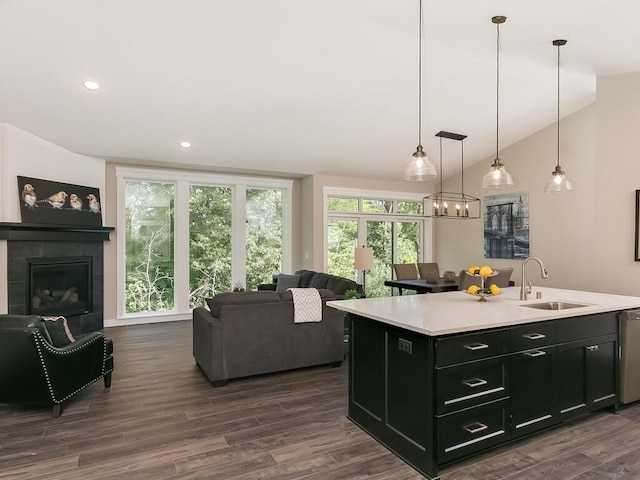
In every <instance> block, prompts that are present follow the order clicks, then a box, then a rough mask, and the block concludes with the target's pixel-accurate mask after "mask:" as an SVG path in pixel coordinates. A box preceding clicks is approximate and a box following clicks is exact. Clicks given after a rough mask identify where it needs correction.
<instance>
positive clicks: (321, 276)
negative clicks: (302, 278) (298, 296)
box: [309, 272, 329, 288]
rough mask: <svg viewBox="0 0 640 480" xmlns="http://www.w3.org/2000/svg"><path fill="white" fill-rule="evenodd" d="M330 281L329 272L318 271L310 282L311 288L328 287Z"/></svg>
mask: <svg viewBox="0 0 640 480" xmlns="http://www.w3.org/2000/svg"><path fill="white" fill-rule="evenodd" d="M328 282H329V274H328V273H323V272H316V273H315V274H314V275H313V277H311V281H310V282H309V288H327V283H328Z"/></svg>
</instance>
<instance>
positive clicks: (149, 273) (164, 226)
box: [125, 181, 175, 313]
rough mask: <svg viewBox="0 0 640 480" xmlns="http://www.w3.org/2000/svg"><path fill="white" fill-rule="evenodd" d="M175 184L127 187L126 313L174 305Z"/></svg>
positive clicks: (131, 182) (127, 185) (152, 183)
mask: <svg viewBox="0 0 640 480" xmlns="http://www.w3.org/2000/svg"><path fill="white" fill-rule="evenodd" d="M174 188H175V186H174V184H172V183H154V182H140V181H127V182H126V183H125V204H126V207H125V223H126V227H125V238H126V240H125V241H126V280H125V282H126V286H125V290H126V302H125V304H126V312H127V313H130V312H157V311H162V310H172V309H173V305H174V289H173V281H174V261H173V260H174V259H173V205H174Z"/></svg>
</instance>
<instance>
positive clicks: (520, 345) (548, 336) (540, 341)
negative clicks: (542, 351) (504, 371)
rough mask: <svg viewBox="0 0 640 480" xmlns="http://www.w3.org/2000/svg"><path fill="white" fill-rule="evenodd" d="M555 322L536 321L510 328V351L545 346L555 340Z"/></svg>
mask: <svg viewBox="0 0 640 480" xmlns="http://www.w3.org/2000/svg"><path fill="white" fill-rule="evenodd" d="M557 338H558V336H557V322H556V321H555V320H554V321H551V322H538V323H529V324H527V325H523V326H519V327H512V328H511V351H512V352H520V351H522V350H530V349H532V348H540V347H546V346H547V345H553V344H554V343H556V341H557Z"/></svg>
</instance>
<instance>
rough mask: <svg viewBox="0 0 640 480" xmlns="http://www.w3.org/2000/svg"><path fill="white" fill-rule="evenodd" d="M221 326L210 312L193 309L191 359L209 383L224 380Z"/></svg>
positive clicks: (202, 309) (201, 308) (200, 308)
mask: <svg viewBox="0 0 640 480" xmlns="http://www.w3.org/2000/svg"><path fill="white" fill-rule="evenodd" d="M222 355H223V350H222V324H221V322H220V319H218V318H215V317H213V316H212V315H211V312H210V311H209V310H208V309H206V308H204V307H198V308H194V309H193V358H194V359H195V361H196V363H197V364H198V366H199V367H200V368H201V369H202V371H203V372H204V373H205V375H206V376H207V378H208V379H209V381H210V382H218V381H220V380H225V379H226V367H225V365H224V362H223V361H222Z"/></svg>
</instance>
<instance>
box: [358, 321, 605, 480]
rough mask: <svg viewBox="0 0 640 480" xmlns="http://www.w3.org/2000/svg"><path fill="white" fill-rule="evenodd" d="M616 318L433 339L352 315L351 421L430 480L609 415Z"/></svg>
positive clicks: (476, 332)
mask: <svg viewBox="0 0 640 480" xmlns="http://www.w3.org/2000/svg"><path fill="white" fill-rule="evenodd" d="M617 316H618V315H617V313H616V312H612V313H604V314H596V315H588V316H579V317H571V318H567V319H559V320H551V321H544V322H534V323H529V324H522V325H516V326H513V327H509V328H497V329H489V330H481V331H475V332H468V333H461V334H452V335H446V336H440V337H431V336H427V335H422V334H419V333H415V332H412V331H409V330H406V329H402V328H398V327H396V326H393V325H389V324H386V323H385V322H380V321H376V320H373V319H368V318H364V317H359V316H356V315H349V318H350V322H351V335H350V337H349V341H350V371H349V373H350V377H349V418H350V419H351V420H353V421H354V422H355V423H356V424H358V425H359V426H360V427H362V428H363V429H365V430H366V431H367V432H368V433H369V434H371V435H372V436H373V437H374V438H376V439H377V440H378V441H380V442H381V443H382V444H383V445H386V446H387V448H389V449H390V450H391V451H393V452H394V453H396V454H397V455H398V456H400V457H401V458H402V459H404V460H405V461H406V462H407V463H409V464H410V465H412V466H413V467H414V468H416V469H417V470H418V471H420V472H421V473H422V474H424V475H425V476H427V478H434V477H436V476H437V470H438V466H440V465H442V464H445V463H449V462H452V461H455V460H458V459H460V458H462V457H466V456H469V455H472V454H474V453H476V452H480V451H483V450H485V449H487V448H489V447H493V446H495V445H499V444H504V443H506V442H508V441H510V440H511V439H514V438H519V437H522V436H523V435H527V434H531V433H535V432H537V431H539V430H542V429H544V428H547V427H550V426H553V425H555V424H559V423H561V422H563V421H566V420H570V419H572V418H575V417H577V416H580V415H584V414H587V413H590V412H592V411H595V410H598V409H601V408H605V407H611V406H613V407H615V406H616V404H617V393H616V392H617V390H618V375H617V372H618V319H617Z"/></svg>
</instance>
